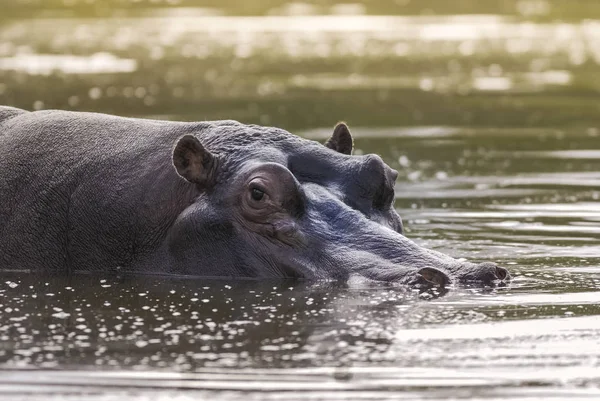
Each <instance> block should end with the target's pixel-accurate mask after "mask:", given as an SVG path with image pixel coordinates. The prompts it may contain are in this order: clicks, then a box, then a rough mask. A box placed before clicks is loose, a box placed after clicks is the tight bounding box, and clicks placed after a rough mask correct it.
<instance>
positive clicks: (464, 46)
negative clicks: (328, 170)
mask: <svg viewBox="0 0 600 401" xmlns="http://www.w3.org/2000/svg"><path fill="white" fill-rule="evenodd" d="M42 3H43V4H42ZM177 4H179V7H176V6H168V3H166V2H164V3H160V2H152V3H151V2H144V1H142V2H127V1H124V2H116V1H115V2H91V3H90V2H77V1H72V2H69V1H66V2H58V1H56V2H55V1H47V2H46V1H45V2H24V1H23V2H17V1H7V0H2V1H0V10H2V12H0V14H1V16H0V104H7V105H12V106H17V107H23V108H26V109H44V108H61V109H71V110H86V111H99V112H107V113H113V114H119V115H124V116H138V117H152V118H157V117H159V118H166V119H178V120H213V119H225V118H227V119H237V120H240V121H242V122H246V123H259V124H263V125H275V126H280V127H283V128H286V129H288V130H290V131H291V132H294V133H296V134H298V135H302V136H305V137H308V138H312V139H318V140H324V139H326V138H327V136H328V135H329V134H330V132H331V128H332V127H333V125H334V124H335V123H336V122H337V121H339V120H345V121H347V122H348V123H349V125H350V127H351V129H352V132H353V134H354V136H355V137H356V148H357V153H361V152H362V153H378V154H381V155H382V157H383V158H384V160H385V161H386V162H387V163H388V164H390V165H391V166H392V167H394V168H396V169H398V170H399V172H400V176H399V179H398V183H397V186H396V196H397V200H396V207H397V209H398V211H399V213H400V214H401V215H402V217H403V219H404V222H405V226H406V228H407V235H408V236H410V237H411V238H413V239H415V240H416V241H418V242H419V243H420V244H423V245H424V246H427V247H430V248H435V249H437V250H439V251H442V252H445V253H448V254H451V255H453V256H455V257H465V258H468V259H472V260H477V261H495V262H498V263H499V264H501V265H503V266H506V267H508V268H509V269H510V270H511V272H512V273H513V274H514V275H515V280H514V281H513V282H512V283H511V284H510V285H508V286H507V287H503V288H497V289H473V288H451V289H450V291H449V292H448V293H446V294H439V295H440V296H432V295H431V294H418V293H414V292H411V291H408V290H406V289H405V288H402V287H395V286H389V285H374V286H372V287H355V286H343V285H339V284H337V285H332V284H323V283H316V284H311V283H297V282H266V283H253V282H244V281H242V282H239V281H238V282H225V281H206V280H204V281H203V280H190V279H187V280H183V279H166V278H162V277H154V278H152V277H147V278H140V277H118V278H115V277H97V276H74V277H39V276H23V275H17V274H6V273H4V274H2V277H1V279H0V367H1V368H2V371H0V398H1V399H10V400H15V399H48V398H55V399H80V398H82V397H85V398H87V399H93V400H95V399H98V400H100V399H102V400H106V399H119V400H123V399H124V400H133V399H144V400H145V399H178V400H179V399H181V400H187V399H229V400H237V399H245V400H254V399H268V400H296V399H298V400H318V399H323V400H342V399H359V400H382V399H424V398H425V399H448V398H453V399H486V400H500V399H502V400H505V399H524V398H526V399H532V400H533V399H543V400H547V399H557V400H559V399H597V398H598V397H599V396H600V339H599V338H600V307H599V304H600V227H599V222H600V202H599V199H600V121H599V119H600V113H599V111H600V96H599V94H598V91H599V89H600V78H599V77H600V67H599V63H600V3H597V2H596V1H569V2H564V1H549V0H547V1H544V0H539V1H538V0H520V1H504V2H482V1H467V0H462V1H455V2H447V1H439V0H436V1H434V0H428V1H420V2H417V1H410V0H399V1H395V2H383V1H371V2H364V3H353V4H345V5H343V4H337V3H336V2H334V1H320V2H307V3H286V2H284V1H276V0H272V1H263V2H258V1H249V2H233V1H227V2H217V1H208V0H207V1H191V0H190V1H185V0H183V1H181V2H179V3H177Z"/></svg>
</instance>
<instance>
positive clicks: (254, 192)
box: [250, 188, 265, 202]
mask: <svg viewBox="0 0 600 401" xmlns="http://www.w3.org/2000/svg"><path fill="white" fill-rule="evenodd" d="M250 195H251V196H252V199H254V200H255V201H257V202H260V201H261V200H263V198H264V197H265V193H264V192H263V191H261V190H260V189H258V188H252V189H251V190H250Z"/></svg>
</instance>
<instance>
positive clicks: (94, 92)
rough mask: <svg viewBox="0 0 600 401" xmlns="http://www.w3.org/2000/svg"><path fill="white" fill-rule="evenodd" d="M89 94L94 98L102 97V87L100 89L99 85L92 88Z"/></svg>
mask: <svg viewBox="0 0 600 401" xmlns="http://www.w3.org/2000/svg"><path fill="white" fill-rule="evenodd" d="M88 96H89V97H90V99H92V100H98V99H100V98H101V97H102V89H100V88H98V87H94V88H91V89H90V90H89V91H88Z"/></svg>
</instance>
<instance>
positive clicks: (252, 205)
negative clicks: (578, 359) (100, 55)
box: [0, 107, 510, 286]
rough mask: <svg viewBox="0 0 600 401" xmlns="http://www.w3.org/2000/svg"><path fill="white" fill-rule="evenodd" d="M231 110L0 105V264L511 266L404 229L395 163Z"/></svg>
mask: <svg viewBox="0 0 600 401" xmlns="http://www.w3.org/2000/svg"><path fill="white" fill-rule="evenodd" d="M352 146H353V142H352V136H351V135H350V132H349V130H348V127H347V126H346V125H345V124H338V125H337V126H336V128H335V129H334V133H333V135H332V137H331V138H330V139H329V140H328V141H327V142H326V144H325V146H324V145H323V144H320V143H318V142H314V141H309V140H306V139H302V138H300V137H297V136H295V135H292V134H290V133H289V132H287V131H284V130H282V129H279V128H270V127H261V126H256V125H244V124H240V123H238V122H235V121H214V122H194V123H184V122H168V121H154V120H142V119H130V118H122V117H115V116H109V115H102V114H93V113H75V112H66V111H37V112H28V111H24V110H20V109H15V108H10V107H0V269H4V270H7V269H11V270H47V271H67V272H74V271H103V272H106V271H131V272H142V273H166V274H178V275H194V276H207V277H208V276H212V277H251V278H282V277H293V278H305V279H310V280H323V279H325V280H327V279H329V280H348V279H349V278H351V277H354V276H358V277H363V278H366V279H371V280H381V281H395V282H399V283H403V284H409V285H417V286H421V285H436V286H443V285H446V284H449V283H450V282H452V281H459V282H475V283H483V284H491V283H495V282H497V281H498V280H507V279H509V277H510V276H509V274H508V271H507V270H506V269H504V268H501V267H498V266H496V265H495V264H493V263H483V264H472V263H467V262H462V261H458V260H456V259H453V258H451V257H449V256H446V255H443V254H441V253H439V252H435V251H432V250H427V249H425V248H422V247H420V246H418V245H417V244H415V243H414V242H413V241H411V240H409V239H408V238H406V237H405V236H404V235H403V234H402V221H401V219H400V216H399V215H398V214H397V213H396V211H395V210H394V207H393V200H394V182H395V180H396V176H397V172H396V171H395V170H392V169H391V168H390V167H388V166H387V165H386V164H385V163H384V162H383V161H382V160H381V158H380V157H379V156H377V155H366V156H352V155H351V153H352Z"/></svg>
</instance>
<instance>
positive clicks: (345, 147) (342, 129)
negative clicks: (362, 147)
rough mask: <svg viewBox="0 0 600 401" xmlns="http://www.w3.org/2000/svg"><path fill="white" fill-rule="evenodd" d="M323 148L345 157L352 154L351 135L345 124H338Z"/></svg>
mask: <svg viewBox="0 0 600 401" xmlns="http://www.w3.org/2000/svg"><path fill="white" fill-rule="evenodd" d="M325 146H327V147H328V148H329V149H333V150H335V151H336V152H340V153H343V154H345V155H351V154H352V148H353V147H354V144H353V142H352V135H351V134H350V130H349V129H348V126H347V125H346V124H345V123H338V124H337V125H336V126H335V129H334V130H333V135H331V138H329V139H328V140H327V142H325Z"/></svg>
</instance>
